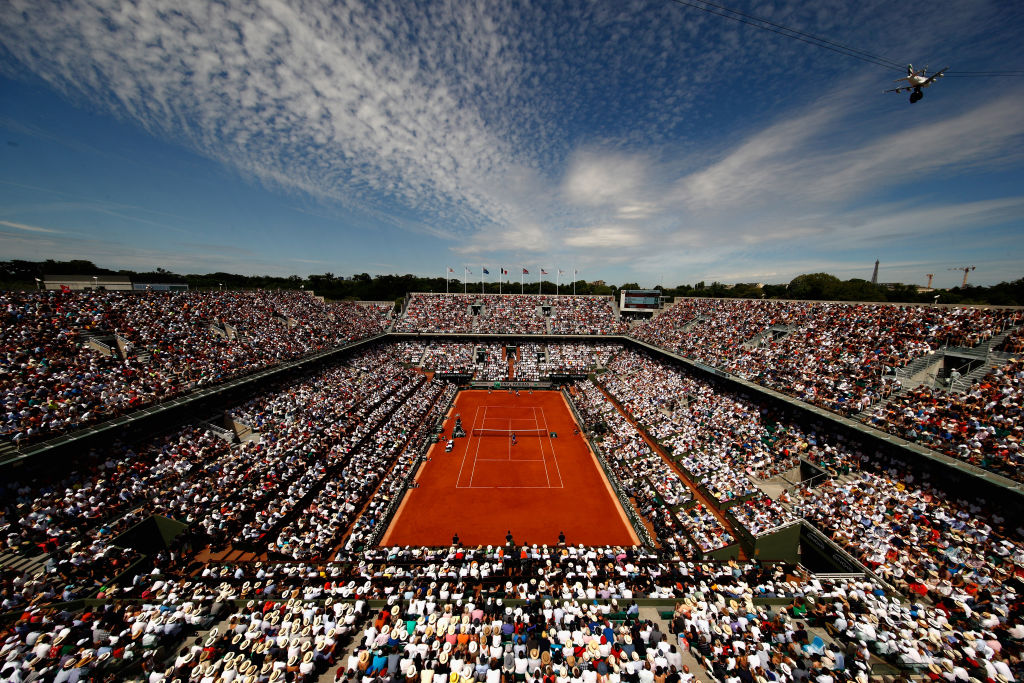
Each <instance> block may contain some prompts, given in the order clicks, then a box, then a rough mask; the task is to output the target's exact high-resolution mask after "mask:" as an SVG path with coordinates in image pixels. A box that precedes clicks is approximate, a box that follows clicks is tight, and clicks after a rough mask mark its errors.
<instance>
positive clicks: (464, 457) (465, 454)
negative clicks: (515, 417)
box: [452, 406, 487, 488]
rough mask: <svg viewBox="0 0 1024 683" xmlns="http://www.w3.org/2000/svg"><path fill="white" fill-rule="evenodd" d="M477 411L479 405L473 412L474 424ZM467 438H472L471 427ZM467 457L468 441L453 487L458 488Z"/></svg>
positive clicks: (485, 408)
mask: <svg viewBox="0 0 1024 683" xmlns="http://www.w3.org/2000/svg"><path fill="white" fill-rule="evenodd" d="M479 412H480V406H477V407H476V412H475V413H473V424H476V416H477V413H479ZM486 412H487V407H486V406H484V413H485V414H486ZM452 438H454V437H452ZM469 439H470V440H472V439H473V428H472V427H470V428H469ZM467 457H469V442H468V441H467V442H466V451H465V452H464V453H463V454H462V464H461V465H459V476H457V477H455V488H460V487H459V482H460V481H462V470H463V468H465V467H466V458H467Z"/></svg>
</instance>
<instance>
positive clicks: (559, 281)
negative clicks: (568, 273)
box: [555, 267, 562, 296]
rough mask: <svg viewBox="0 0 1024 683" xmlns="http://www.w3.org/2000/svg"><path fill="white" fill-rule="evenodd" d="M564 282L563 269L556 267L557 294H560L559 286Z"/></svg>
mask: <svg viewBox="0 0 1024 683" xmlns="http://www.w3.org/2000/svg"><path fill="white" fill-rule="evenodd" d="M561 283H562V271H561V270H559V269H558V268H557V267H556V268H555V296H558V287H559V286H560V285H561Z"/></svg>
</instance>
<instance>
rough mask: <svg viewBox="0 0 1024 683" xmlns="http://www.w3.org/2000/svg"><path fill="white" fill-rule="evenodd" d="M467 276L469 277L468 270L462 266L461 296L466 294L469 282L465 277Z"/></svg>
mask: <svg viewBox="0 0 1024 683" xmlns="http://www.w3.org/2000/svg"><path fill="white" fill-rule="evenodd" d="M467 275H469V268H467V267H466V266H462V293H463V294H465V293H466V287H467V286H468V284H467V283H468V282H469V278H467V277H466V276H467Z"/></svg>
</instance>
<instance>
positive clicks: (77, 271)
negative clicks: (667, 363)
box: [0, 259, 1024, 306]
mask: <svg viewBox="0 0 1024 683" xmlns="http://www.w3.org/2000/svg"><path fill="white" fill-rule="evenodd" d="M47 275H121V276H127V277H130V278H131V279H132V281H133V282H141V283H164V284H170V283H184V284H187V285H188V286H189V288H190V289H219V288H223V289H256V288H259V289H295V290H298V289H307V290H312V291H314V292H315V293H316V294H319V295H322V296H325V297H327V298H328V299H358V300H363V301H394V300H396V299H400V298H401V297H404V296H405V295H406V294H408V293H409V292H444V291H450V292H462V291H464V290H465V291H469V292H480V291H481V285H480V282H479V280H478V281H476V282H473V281H468V282H466V283H465V284H464V283H463V282H462V281H461V280H456V279H452V280H449V281H448V282H447V283H446V282H445V280H444V278H440V277H419V276H416V275H412V274H406V275H377V276H371V275H370V274H369V273H357V274H354V275H350V276H338V275H335V274H334V273H329V272H328V273H322V274H316V275H309V276H307V277H305V278H303V277H300V276H298V275H289V276H287V277H278V276H273V275H240V274H237V273H225V272H217V273H207V274H205V275H199V274H186V275H181V274H178V273H173V272H171V271H169V270H165V269H163V268H157V269H156V270H153V271H146V272H137V271H133V270H127V269H122V270H110V269H108V268H101V267H99V266H97V265H95V264H94V263H92V262H91V261H85V260H71V261H55V260H52V259H48V260H46V261H23V260H11V261H0V288H2V289H8V290H11V289H14V290H17V289H22V290H24V289H35V288H36V287H37V286H38V283H37V281H36V278H39V279H40V280H42V279H44V278H45V277H46V276H47ZM573 284H574V283H572V282H563V283H561V284H560V287H559V292H560V293H562V294H570V293H572V292H573ZM499 289H500V291H502V292H505V293H518V292H519V291H520V283H519V282H518V281H516V280H509V281H507V282H502V283H501V284H500V285H499V283H498V282H484V283H483V288H482V291H484V292H485V293H488V294H497V293H498V292H499ZM623 289H642V288H641V287H640V286H639V285H638V284H637V283H635V282H627V283H623V284H622V285H608V284H603V283H591V282H587V281H585V280H577V281H576V283H575V291H576V293H577V294H610V295H614V296H617V295H618V293H619V291H620V290H623ZM654 289H657V290H660V291H661V292H662V294H663V295H664V296H667V297H677V296H681V297H721V298H738V299H813V300H826V301H890V302H901V303H933V302H936V301H937V302H938V303H944V304H992V305H996V306H1021V305H1024V278H1020V279H1017V280H1014V281H1012V282H1000V283H999V284H997V285H992V286H991V287H979V286H975V285H968V286H967V287H953V288H951V289H936V290H934V291H927V292H919V291H918V289H917V287H916V286H914V285H903V284H897V285H875V284H872V283H871V282H870V281H868V280H863V279H859V278H852V279H849V280H840V279H839V278H837V277H836V276H834V275H829V274H828V273H809V274H806V275H798V276H797V277H795V278H793V279H792V280H791V281H790V282H788V283H785V284H771V285H764V286H761V287H759V286H757V285H754V284H743V283H740V284H735V285H728V284H725V283H721V282H712V283H711V284H710V285H708V284H706V283H704V282H697V283H696V284H693V285H690V284H682V285H678V286H676V287H662V286H660V285H659V286H656V287H654ZM522 291H523V292H524V293H526V294H536V293H538V291H541V292H542V293H544V294H554V293H555V283H554V282H551V281H547V280H545V281H544V282H541V283H538V282H537V281H536V280H534V281H533V282H525V283H523V287H522Z"/></svg>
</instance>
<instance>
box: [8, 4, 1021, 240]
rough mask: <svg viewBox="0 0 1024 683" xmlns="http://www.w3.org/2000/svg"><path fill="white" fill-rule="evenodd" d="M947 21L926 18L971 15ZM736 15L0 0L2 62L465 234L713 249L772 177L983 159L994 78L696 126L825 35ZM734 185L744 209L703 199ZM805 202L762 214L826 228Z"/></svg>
mask: <svg viewBox="0 0 1024 683" xmlns="http://www.w3.org/2000/svg"><path fill="white" fill-rule="evenodd" d="M883 5H884V3H882V4H873V3H852V2H847V1H845V0H821V2H819V3H814V6H813V7H812V8H806V7H803V6H792V5H791V4H787V3H784V2H762V3H759V9H758V12H759V13H761V14H766V15H770V16H773V17H782V16H784V17H786V21H787V23H796V24H797V25H798V26H801V27H803V28H809V26H810V25H811V24H808V22H812V24H813V26H814V27H815V31H817V32H821V33H824V34H829V32H830V31H832V30H839V29H840V28H841V29H844V32H843V35H844V36H848V38H847V39H848V40H849V41H850V42H851V43H853V44H857V36H856V35H852V34H850V33H848V32H847V30H846V29H849V27H855V28H853V29H850V30H854V31H858V32H860V34H861V36H871V37H872V39H874V40H877V41H879V42H884V36H885V35H888V34H898V33H900V26H899V24H898V23H894V22H892V21H891V18H892V17H891V15H890V16H886V15H885V12H884V11H882V10H883V9H884V7H883ZM939 19H942V17H941V16H940V17H939ZM801 22H803V23H801ZM946 24H948V26H947V25H943V26H931V27H930V29H931V30H930V31H929V32H923V33H927V34H928V36H929V37H930V38H936V37H941V36H943V35H946V33H944V31H945V32H947V33H948V32H950V31H954V30H955V31H957V32H960V34H962V35H964V36H965V39H967V38H970V37H971V36H972V35H973V34H971V33H969V32H968V31H966V28H967V25H968V24H969V22H966V21H963V20H958V21H953V20H952V19H949V20H948V21H946ZM738 31H739V29H738V28H737V27H736V26H735V25H732V24H729V23H728V22H723V21H721V20H719V19H716V18H710V17H707V16H706V15H702V14H700V13H693V12H686V11H680V8H678V7H675V6H672V4H671V3H663V2H659V3H654V2H652V3H628V4H626V3H610V2H609V3H602V2H583V1H580V2H574V1H571V0H567V1H566V2H554V1H553V2H550V3H535V2H534V3H530V2H517V1H516V0H507V1H499V0H481V2H462V1H461V0H450V1H444V0H439V1H437V2H424V3H416V2H408V1H405V0H402V1H399V0H381V1H379V2H358V1H356V0H352V1H350V2H333V3H329V2H318V1H314V0H288V1H285V0H254V1H252V2H246V3H242V2H237V3H236V2H212V1H210V0H174V1H171V0H135V1H131V0H69V1H68V2H55V1H53V2H48V1H46V0H7V3H6V6H5V9H4V11H3V21H0V43H2V45H3V49H4V52H5V54H4V55H3V58H2V59H0V68H2V69H4V71H5V72H6V73H7V75H10V76H14V77H17V76H19V75H22V74H24V73H25V72H28V73H32V74H35V75H36V76H38V77H39V78H42V79H43V80H45V81H46V82H47V83H49V84H50V85H51V86H52V87H53V88H55V89H56V90H58V91H60V92H62V93H64V94H65V95H67V96H68V97H71V98H73V99H76V100H81V101H86V102H88V103H89V105H90V106H93V107H97V106H98V107H102V108H104V109H105V110H107V111H109V112H112V113H114V114H116V115H117V116H119V117H121V118H123V119H127V120H130V121H132V122H135V123H136V124H137V125H140V126H142V127H144V128H145V129H146V130H148V131H150V132H151V133H152V134H154V135H156V136H159V137H161V138H165V139H170V140H173V141H177V142H180V143H182V144H185V145H187V146H189V147H190V148H192V149H194V150H196V151H198V152H200V153H202V154H205V155H208V156H210V157H212V158H215V159H217V160H219V161H221V162H223V163H224V164H226V165H228V166H230V167H232V168H234V169H237V170H238V171H239V172H241V173H243V174H246V175H248V176H251V177H253V178H255V179H257V180H258V181H260V182H262V183H264V184H266V185H268V186H271V187H274V188H281V189H284V190H287V191H292V192H299V193H303V194H308V195H311V196H314V197H318V198H322V199H326V200H331V201H336V202H339V203H341V204H343V205H346V206H350V207H353V208H356V209H358V210H362V211H367V212H372V213H373V215H375V216H381V217H384V218H385V219H387V218H388V216H389V214H390V215H391V220H393V221H394V222H395V223H396V224H398V225H400V226H402V227H407V228H409V229H416V226H415V224H416V223H417V222H422V223H424V224H426V226H425V227H426V229H427V230H428V231H429V232H430V233H431V234H433V235H435V236H438V237H440V238H443V239H450V238H453V237H457V238H462V239H461V241H460V245H459V246H458V247H457V248H458V249H460V250H461V251H463V252H465V253H487V252H493V251H497V250H508V251H512V250H518V251H536V250H545V251H551V252H556V251H558V250H559V249H563V250H571V251H573V252H579V251H582V250H586V249H593V250H595V251H596V250H607V249H609V248H614V249H616V250H617V254H616V255H617V256H623V255H624V254H626V253H627V252H628V251H629V250H630V249H635V250H637V251H639V250H643V249H649V248H650V246H651V245H653V244H657V245H659V246H661V247H664V248H666V249H670V248H676V249H679V250H683V249H690V248H693V247H694V246H696V245H702V246H711V247H714V248H720V249H728V248H729V247H731V246H732V245H733V244H735V243H744V244H749V243H751V242H752V241H757V240H759V239H760V238H761V237H762V236H764V235H765V234H766V231H765V230H764V224H765V222H766V219H767V220H769V221H776V220H777V222H778V224H779V225H783V224H786V223H787V220H786V219H787V217H788V216H789V215H791V214H789V213H787V212H788V207H787V206H784V204H785V202H786V201H787V200H789V199H791V198H792V197H799V198H800V199H803V200H810V201H812V202H813V203H814V204H815V207H814V208H815V215H817V212H819V211H823V210H824V209H827V208H829V207H841V206H842V204H843V203H844V202H848V201H849V200H850V198H851V196H856V195H858V194H863V193H865V192H869V191H871V190H873V189H876V188H878V187H879V186H883V185H885V184H886V183H899V182H904V181H906V180H907V179H908V177H915V176H917V177H921V176H928V175H931V174H936V173H941V172H943V171H944V170H948V168H949V166H950V165H951V164H956V165H958V166H964V165H984V164H987V163H989V160H990V159H991V158H992V157H993V156H996V155H997V152H998V150H1000V149H1004V148H1005V147H1006V146H1007V145H1008V144H1012V143H1013V142H1014V141H1015V140H1017V138H1018V136H1019V135H1020V133H1021V128H1022V123H1021V120H1020V117H1019V116H1017V115H1016V112H1019V110H1020V106H1021V101H1020V99H1019V98H1017V97H1015V96H1009V97H1006V98H1002V99H997V100H995V101H992V102H988V103H981V104H979V105H978V106H975V107H974V108H973V109H969V110H963V111H961V112H960V113H959V114H958V115H957V117H958V118H957V117H953V118H951V119H950V121H949V122H948V123H945V124H943V123H938V124H928V125H917V126H914V125H900V126H898V127H895V128H890V129H885V128H879V127H878V126H875V127H871V126H866V127H864V128H863V132H862V134H861V135H860V136H859V137H855V138H851V139H847V138H846V137H844V138H843V139H842V140H840V139H838V138H837V136H835V135H834V134H833V133H832V132H831V131H834V130H835V129H836V127H837V126H844V125H849V124H850V123H856V122H858V121H857V117H858V115H859V114H860V113H861V112H860V111H859V110H858V109H857V106H856V103H854V104H853V105H851V104H850V102H849V101H843V102H841V103H839V104H836V103H834V102H833V103H831V104H829V102H830V101H831V100H832V99H833V98H831V97H829V98H826V99H825V101H824V103H821V104H818V105H815V106H814V107H813V108H812V109H811V110H810V111H804V112H803V113H796V114H791V113H790V112H786V111H785V109H786V107H788V106H793V107H796V106H806V104H807V101H808V98H807V97H806V96H805V97H804V99H803V100H802V104H793V105H789V104H788V103H784V104H782V105H780V106H776V107H775V109H774V111H772V112H771V115H764V116H758V117H757V118H756V119H751V120H745V118H744V116H743V115H742V114H741V115H736V112H730V113H731V114H733V115H734V118H733V119H732V120H731V124H732V126H733V127H732V130H731V131H728V130H727V131H726V132H725V133H723V135H722V136H718V135H715V134H713V133H714V132H715V131H712V126H709V125H707V123H706V121H707V119H702V118H701V114H702V112H701V111H700V109H701V107H702V106H706V105H707V104H708V103H709V102H713V101H714V99H715V98H716V97H717V96H720V95H723V93H724V96H725V97H726V98H727V97H729V96H735V94H736V93H735V91H736V90H737V86H736V84H737V83H740V84H741V86H742V88H741V89H742V90H743V95H742V97H746V96H747V94H755V95H756V94H757V92H758V90H757V89H758V88H760V87H762V86H763V87H764V88H766V90H767V91H771V89H772V88H773V87H777V86H778V85H779V84H778V82H777V81H773V79H782V81H783V82H784V83H787V84H792V83H793V81H794V78H793V71H794V69H797V68H800V67H801V66H807V65H811V66H813V65H815V64H821V63H823V60H825V59H830V58H831V55H828V54H825V53H820V54H819V53H813V52H811V53H808V52H807V51H806V50H804V49H803V48H800V47H794V46H793V45H790V44H788V43H785V42H781V43H780V42H779V41H778V40H777V39H776V38H775V37H773V36H770V35H767V34H761V33H758V32H749V31H746V32H744V33H742V34H741V33H739V32H738ZM899 40H900V41H903V37H902V36H899ZM893 44H897V43H895V42H894V43H893ZM899 44H901V45H902V44H904V43H903V42H900V43H899ZM766 53H770V54H771V58H770V59H765V58H764V55H765V54H766ZM816 60H818V61H816ZM751 73H756V79H754V80H750V79H749V76H750V74H751ZM737 79H739V80H737ZM863 85H864V83H862V82H855V83H854V86H855V87H861V86H863ZM812 87H813V88H814V89H815V90H814V91H815V92H817V89H818V88H820V84H817V83H816V84H813V85H812ZM843 87H844V88H846V89H849V87H850V83H849V82H847V83H844V84H843ZM873 87H874V86H873V85H872V88H873ZM758 113H759V114H760V113H761V112H758ZM702 121H703V122H702ZM715 123H716V126H717V125H718V124H719V123H720V122H718V121H716V122H715ZM729 123H730V120H728V119H723V120H722V121H721V124H722V125H723V126H726V127H727V125H728V124H729ZM965 136H970V137H971V138H972V139H973V140H975V143H974V144H973V145H972V146H964V145H961V144H959V141H960V140H962V139H963V138H964V137H965ZM823 139H824V140H826V141H827V142H828V143H829V144H828V145H827V146H822V145H821V141H822V140H823ZM906 139H916V140H918V141H919V142H921V143H922V144H919V145H918V146H916V147H914V148H913V149H909V150H908V148H907V147H906V146H905V145H904V144H903V142H904V141H905V140H906ZM723 140H730V142H723ZM1003 161H1004V162H1005V159H1004V160H1003ZM779 197H782V198H783V201H781V202H780V201H778V198H779ZM737 198H742V200H743V205H744V206H745V207H751V206H754V205H756V208H758V209H759V211H760V214H761V215H760V216H759V217H758V219H757V220H749V219H747V218H745V217H744V216H742V215H737V214H736V212H735V211H727V210H723V209H722V207H723V205H726V204H729V203H730V202H735V201H736V199H737ZM911 208H913V207H907V210H908V211H909V210H910V209H911ZM410 216H413V218H410ZM788 222H792V221H788ZM808 223H809V224H808V225H805V226H796V227H794V228H792V229H791V230H790V232H788V233H787V232H784V231H782V230H781V229H780V230H778V231H777V232H776V234H775V237H776V238H783V239H784V238H786V236H787V235H789V236H790V237H791V238H792V239H793V240H799V239H806V238H807V236H808V235H815V234H823V233H826V232H827V230H826V229H825V228H822V227H821V225H820V223H819V222H818V221H808ZM7 227H8V228H12V229H17V230H21V231H23V232H24V231H26V230H27V228H25V227H15V226H12V225H8V226H7ZM881 228H882V226H880V228H879V229H881ZM467 238H468V239H467ZM671 256H672V252H669V251H665V257H666V258H668V257H671Z"/></svg>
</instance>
